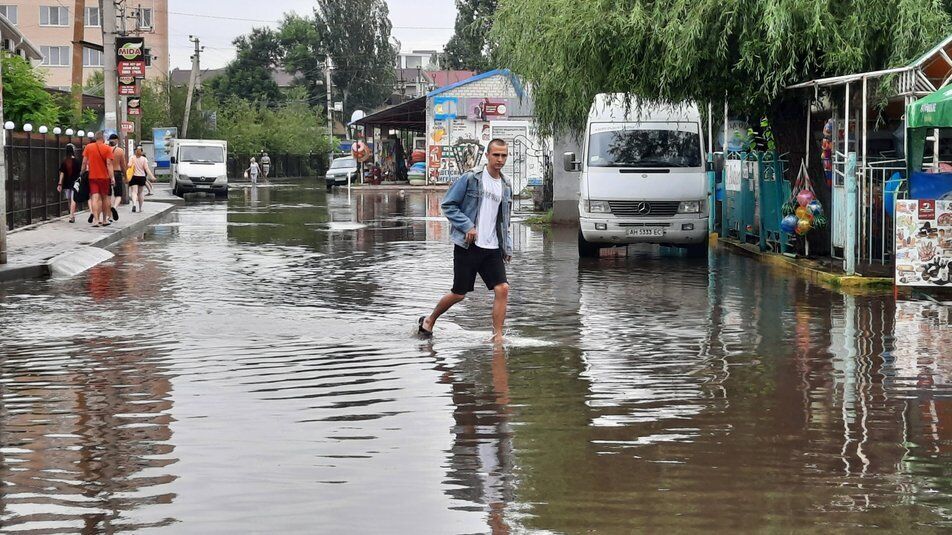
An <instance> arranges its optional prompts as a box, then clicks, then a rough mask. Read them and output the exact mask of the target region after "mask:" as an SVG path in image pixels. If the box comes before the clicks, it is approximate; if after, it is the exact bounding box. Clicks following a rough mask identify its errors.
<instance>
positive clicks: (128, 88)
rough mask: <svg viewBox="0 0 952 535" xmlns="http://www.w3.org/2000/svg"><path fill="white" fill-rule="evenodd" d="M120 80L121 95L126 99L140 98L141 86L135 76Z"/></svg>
mask: <svg viewBox="0 0 952 535" xmlns="http://www.w3.org/2000/svg"><path fill="white" fill-rule="evenodd" d="M118 79H119V95H120V96H126V97H130V96H131V97H137V96H139V84H138V80H136V77H135V76H120V77H118Z"/></svg>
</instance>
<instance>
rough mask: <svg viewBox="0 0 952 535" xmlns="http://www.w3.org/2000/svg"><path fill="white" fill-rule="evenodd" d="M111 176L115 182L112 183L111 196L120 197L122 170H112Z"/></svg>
mask: <svg viewBox="0 0 952 535" xmlns="http://www.w3.org/2000/svg"><path fill="white" fill-rule="evenodd" d="M112 176H113V178H115V179H116V183H115V184H113V185H112V196H113V197H122V171H114V172H113V173H112Z"/></svg>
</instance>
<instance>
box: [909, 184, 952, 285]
mask: <svg viewBox="0 0 952 535" xmlns="http://www.w3.org/2000/svg"><path fill="white" fill-rule="evenodd" d="M896 284H898V285H900V286H940V287H941V286H946V287H948V286H952V201H937V200H933V199H918V200H916V199H909V200H897V201H896Z"/></svg>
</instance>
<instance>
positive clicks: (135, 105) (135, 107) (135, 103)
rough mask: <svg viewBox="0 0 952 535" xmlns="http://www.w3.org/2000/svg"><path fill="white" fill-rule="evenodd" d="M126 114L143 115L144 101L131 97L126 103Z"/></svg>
mask: <svg viewBox="0 0 952 535" xmlns="http://www.w3.org/2000/svg"><path fill="white" fill-rule="evenodd" d="M126 113H127V114H128V115H130V116H131V115H142V99H140V98H139V97H130V98H129V99H128V100H127V101H126Z"/></svg>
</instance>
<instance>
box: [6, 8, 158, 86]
mask: <svg viewBox="0 0 952 535" xmlns="http://www.w3.org/2000/svg"><path fill="white" fill-rule="evenodd" d="M107 1H111V0H107ZM77 3H81V4H83V42H84V43H88V44H89V46H84V47H83V80H84V81H85V80H86V79H87V78H88V77H89V76H90V75H91V74H92V73H93V72H96V71H100V70H102V67H103V54H105V53H107V52H108V51H103V50H101V49H102V12H101V11H100V8H99V0H80V1H79V2H76V1H74V0H0V14H2V15H5V16H6V17H7V19H8V20H9V21H10V22H11V23H12V24H14V25H15V26H16V27H17V29H18V30H20V32H21V33H22V34H23V35H24V36H25V37H26V38H27V39H29V40H30V41H31V42H32V43H33V44H34V45H36V47H37V48H38V49H39V50H40V52H41V53H42V55H43V59H42V61H41V62H40V68H42V69H43V70H45V71H46V85H47V86H48V87H52V88H57V89H69V87H70V84H71V80H72V59H73V49H72V43H73V20H74V14H75V11H74V9H75V7H76V4H77ZM117 4H119V5H120V6H121V7H122V8H124V10H123V11H124V14H125V17H124V19H123V20H121V21H120V22H119V24H120V28H122V27H123V26H122V24H124V28H125V30H126V31H127V32H129V33H130V34H136V33H138V34H141V35H143V36H144V37H145V44H146V49H147V50H148V53H147V54H146V77H148V78H156V77H160V76H163V75H166V74H167V73H168V72H169V3H168V0H120V1H118V2H117Z"/></svg>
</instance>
